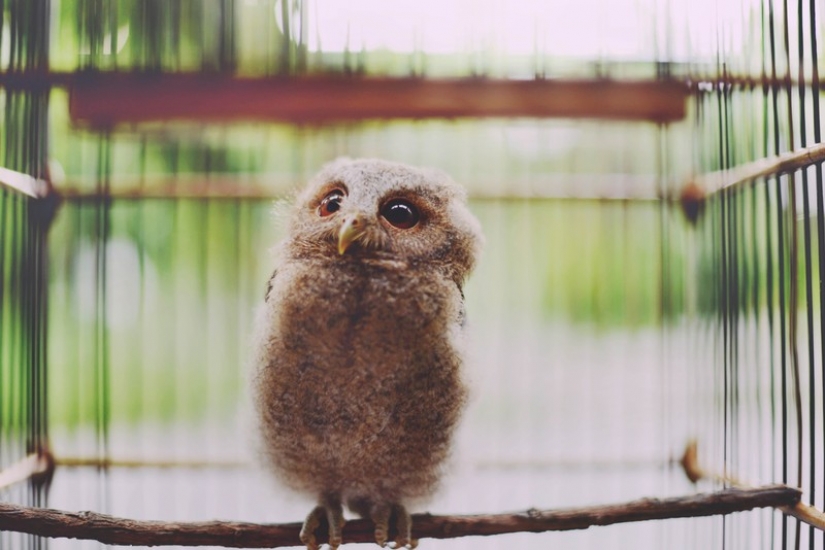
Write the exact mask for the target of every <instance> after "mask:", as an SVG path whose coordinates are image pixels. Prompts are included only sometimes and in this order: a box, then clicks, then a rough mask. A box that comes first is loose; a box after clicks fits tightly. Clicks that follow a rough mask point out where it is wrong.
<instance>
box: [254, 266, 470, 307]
mask: <svg viewBox="0 0 825 550" xmlns="http://www.w3.org/2000/svg"><path fill="white" fill-rule="evenodd" d="M276 275H278V270H277V269H276V270H275V271H273V272H272V276H270V277H269V280H268V281H267V282H266V294H264V302H268V301H269V295H270V294H271V293H272V281H274V280H275V276H276ZM461 296H462V300H463V297H464V294H462V295H461Z"/></svg>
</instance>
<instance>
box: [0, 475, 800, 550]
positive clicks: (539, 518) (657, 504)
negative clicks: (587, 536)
mask: <svg viewBox="0 0 825 550" xmlns="http://www.w3.org/2000/svg"><path fill="white" fill-rule="evenodd" d="M800 496H801V493H800V491H799V490H798V489H795V488H792V487H786V486H782V485H771V486H766V487H759V488H754V489H727V490H724V491H720V492H717V493H708V494H698V495H691V496H686V497H678V498H668V499H661V500H660V499H650V498H648V499H641V500H635V501H632V502H627V503H623V504H613V505H607V506H589V507H584V508H571V509H566V510H546V511H543V510H535V509H533V510H528V511H526V512H523V513H515V514H496V515H471V516H432V515H429V514H418V515H415V516H413V530H414V535H415V536H416V538H440V539H444V538H455V537H464V536H487V535H500V534H505V533H517V532H533V533H538V532H543V531H568V530H574V529H587V528H588V527H592V526H596V525H611V524H615V523H627V522H634V521H644V520H655V519H669V518H683V517H698V516H711V515H719V514H730V513H732V512H741V511H745V510H752V509H754V508H764V507H780V506H791V507H792V506H793V505H794V504H795V503H797V502H799V499H800ZM300 528H301V524H300V523H286V524H253V523H240V522H224V521H210V522H193V523H177V522H162V521H135V520H130V519H125V518H117V517H112V516H108V515H104V514H97V513H94V512H79V513H71V512H61V511H58V510H50V509H45V508H30V507H25V506H16V505H12V504H2V503H0V530H8V531H18V532H22V533H29V534H33V535H40V536H45V537H52V538H75V539H91V540H97V541H99V542H102V543H104V544H116V545H146V546H161V545H180V546H201V545H209V546H225V547H231V548H273V547H279V546H294V545H296V544H298V540H299V539H298V532H299V531H300ZM373 529H374V527H373V525H372V522H370V521H367V520H352V521H349V522H348V523H347V524H346V526H345V527H344V541H345V542H371V541H373V540H374V535H373ZM324 530H325V526H321V528H319V531H320V532H319V533H318V535H319V537H318V538H319V542H325V540H326V535H325V534H324V533H323V531H324Z"/></svg>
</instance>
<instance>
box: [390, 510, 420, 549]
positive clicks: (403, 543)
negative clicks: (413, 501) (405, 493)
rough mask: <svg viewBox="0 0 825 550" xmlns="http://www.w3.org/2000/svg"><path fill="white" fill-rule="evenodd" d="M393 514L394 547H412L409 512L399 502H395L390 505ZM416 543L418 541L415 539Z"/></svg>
mask: <svg viewBox="0 0 825 550" xmlns="http://www.w3.org/2000/svg"><path fill="white" fill-rule="evenodd" d="M392 512H393V516H394V517H395V529H396V531H397V534H396V535H395V546H394V548H414V546H413V540H414V539H413V538H412V535H411V531H412V518H411V517H410V513H409V512H408V511H407V509H406V508H404V507H403V506H402V505H400V504H395V505H393V507H392ZM415 544H416V545H417V544H418V541H415Z"/></svg>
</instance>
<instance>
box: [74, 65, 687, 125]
mask: <svg viewBox="0 0 825 550" xmlns="http://www.w3.org/2000/svg"><path fill="white" fill-rule="evenodd" d="M686 99H687V89H686V88H685V86H683V85H681V84H679V83H677V82H674V81H656V80H650V81H614V80H579V81H573V80H564V81H561V80H497V79H479V78H469V79H468V78H465V79H419V78H381V77H345V76H304V77H292V78H241V77H230V76H224V75H203V74H163V75H140V74H126V73H98V74H95V75H84V76H83V78H77V79H76V80H75V81H74V83H73V85H72V87H71V90H70V102H69V112H70V114H71V118H72V120H74V121H75V122H79V123H82V124H86V125H89V126H92V127H96V128H101V127H102V128H106V127H112V126H115V125H117V124H121V123H127V124H133V123H139V122H148V121H167V120H182V119H184V120H192V121H198V122H203V121H232V120H249V121H261V120H269V121H281V122H290V123H311V124H319V123H327V122H336V121H355V120H364V119H422V118H456V117H572V118H582V117H584V118H605V119H618V120H650V121H655V122H670V121H675V120H681V119H682V118H684V115H685V101H686Z"/></svg>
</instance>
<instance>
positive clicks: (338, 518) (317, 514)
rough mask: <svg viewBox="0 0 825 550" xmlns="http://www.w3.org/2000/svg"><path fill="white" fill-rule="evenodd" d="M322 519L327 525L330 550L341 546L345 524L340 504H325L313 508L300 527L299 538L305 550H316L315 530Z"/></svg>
mask: <svg viewBox="0 0 825 550" xmlns="http://www.w3.org/2000/svg"><path fill="white" fill-rule="evenodd" d="M324 518H326V520H327V524H328V525H329V539H328V541H327V544H329V547H330V550H335V549H336V548H338V547H339V546H341V542H342V541H343V537H342V535H341V532H342V530H343V528H344V523H345V522H344V512H343V510H342V508H341V504H340V503H333V502H327V503H325V504H323V505H320V506H316V507H315V508H313V509H312V511H311V512H310V513H309V515H308V516H307V517H306V519H305V520H304V524H303V525H302V526H301V534H300V535H299V537H300V539H301V543H303V544H304V546H306V547H307V550H318V539H317V538H316V537H315V530H316V529H318V527H320V525H321V523H322V520H323V519H324Z"/></svg>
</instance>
